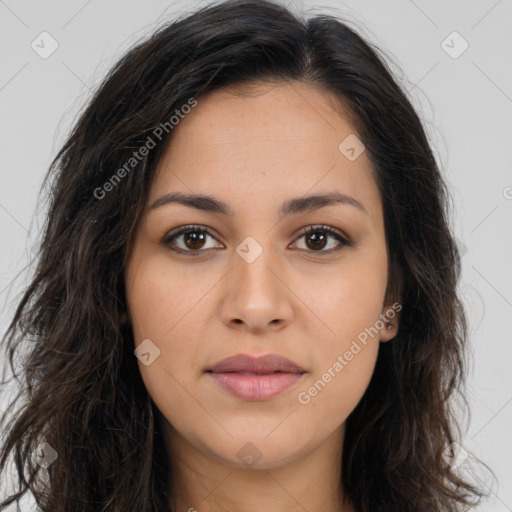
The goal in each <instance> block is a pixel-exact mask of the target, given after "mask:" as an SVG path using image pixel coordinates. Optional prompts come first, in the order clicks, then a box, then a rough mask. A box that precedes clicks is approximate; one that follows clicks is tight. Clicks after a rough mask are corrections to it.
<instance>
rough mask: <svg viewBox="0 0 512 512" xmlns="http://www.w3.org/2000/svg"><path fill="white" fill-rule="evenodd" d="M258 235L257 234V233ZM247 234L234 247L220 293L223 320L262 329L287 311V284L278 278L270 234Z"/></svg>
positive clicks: (278, 272) (288, 306) (277, 263)
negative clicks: (231, 264) (230, 268)
mask: <svg viewBox="0 0 512 512" xmlns="http://www.w3.org/2000/svg"><path fill="white" fill-rule="evenodd" d="M257 236H258V235H257ZM259 238H260V240H261V243H260V241H258V240H257V239H256V238H255V237H252V236H247V237H246V238H245V239H244V240H242V242H241V243H240V244H238V246H237V247H236V254H235V255H234V266H235V268H234V269H233V272H230V274H231V277H230V281H229V285H228V290H226V293H225V296H224V301H223V302H224V303H223V308H222V315H223V320H224V321H225V322H227V323H236V324H239V323H241V322H242V323H245V324H246V325H247V327H249V328H250V329H256V330H257V329H264V328H265V327H266V326H268V325H270V323H272V324H275V323H276V322H279V323H282V321H284V320H285V319H287V318H288V317H289V315H290V314H291V306H290V304H289V297H288V294H287V288H286V286H285V285H284V283H283V282H282V280H281V279H280V277H282V276H279V274H280V273H281V274H282V272H280V270H279V269H280V263H279V258H278V255H277V254H276V251H275V250H274V247H273V244H272V243H271V237H270V236H264V235H261V236H259Z"/></svg>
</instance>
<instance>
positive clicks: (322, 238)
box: [298, 226, 350, 253]
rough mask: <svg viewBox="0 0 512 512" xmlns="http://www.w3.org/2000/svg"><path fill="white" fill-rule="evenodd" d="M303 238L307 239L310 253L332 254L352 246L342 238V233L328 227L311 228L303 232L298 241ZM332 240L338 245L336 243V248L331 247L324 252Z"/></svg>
mask: <svg viewBox="0 0 512 512" xmlns="http://www.w3.org/2000/svg"><path fill="white" fill-rule="evenodd" d="M301 238H304V239H305V245H306V250H308V251H309V252H321V253H324V252H327V253H330V252H333V251H337V250H340V249H341V248H342V247H343V246H346V245H348V246H350V242H349V241H348V240H346V239H345V238H344V237H343V236H341V234H340V233H338V232H337V231H335V230H334V229H331V228H329V227H327V226H311V227H309V228H307V230H306V231H303V232H302V234H301V235H300V236H299V238H298V239H301ZM331 238H333V239H334V240H336V241H337V242H338V243H337V244H336V243H335V244H334V247H332V246H331V247H330V248H329V249H327V250H324V249H325V247H326V246H328V244H329V239H331Z"/></svg>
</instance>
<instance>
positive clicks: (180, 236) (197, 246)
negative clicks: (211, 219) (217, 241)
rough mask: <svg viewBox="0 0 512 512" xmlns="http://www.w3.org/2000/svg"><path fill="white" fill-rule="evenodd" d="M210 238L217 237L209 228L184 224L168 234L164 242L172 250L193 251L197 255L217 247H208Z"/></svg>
mask: <svg viewBox="0 0 512 512" xmlns="http://www.w3.org/2000/svg"><path fill="white" fill-rule="evenodd" d="M208 238H212V239H214V238H215V237H214V235H213V233H212V232H211V231H210V230H209V229H207V228H204V227H199V226H182V227H181V228H179V229H178V230H176V231H174V232H171V233H169V234H168V235H166V236H165V237H164V239H163V240H162V244H163V245H165V246H168V247H170V248H171V250H173V251H175V252H181V253H191V254H192V255H194V256H195V255H198V253H200V252H205V251H206V249H211V248H214V247H215V246H211V247H206V244H207V242H208ZM178 242H180V243H178ZM216 247H219V246H216ZM220 247H222V246H220Z"/></svg>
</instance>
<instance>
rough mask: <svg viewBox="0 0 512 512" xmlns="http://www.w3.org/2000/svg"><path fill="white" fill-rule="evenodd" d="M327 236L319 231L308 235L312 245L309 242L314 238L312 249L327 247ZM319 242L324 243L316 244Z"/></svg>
mask: <svg viewBox="0 0 512 512" xmlns="http://www.w3.org/2000/svg"><path fill="white" fill-rule="evenodd" d="M325 238H326V237H325V235H322V234H320V235H318V231H316V232H315V233H311V234H310V235H309V237H308V245H311V244H309V242H310V241H311V240H313V247H311V248H312V249H323V248H324V247H325ZM318 242H323V244H321V246H320V247H319V246H318V245H315V244H318Z"/></svg>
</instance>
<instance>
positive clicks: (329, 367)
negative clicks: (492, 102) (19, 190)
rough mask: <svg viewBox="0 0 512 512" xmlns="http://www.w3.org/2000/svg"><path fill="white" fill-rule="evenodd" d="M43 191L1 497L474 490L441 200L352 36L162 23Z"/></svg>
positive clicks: (232, 506)
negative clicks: (43, 216)
mask: <svg viewBox="0 0 512 512" xmlns="http://www.w3.org/2000/svg"><path fill="white" fill-rule="evenodd" d="M50 179H51V182H50ZM47 183H50V193H51V205H50V210H49V213H48V216H47V222H46V226H45V232H44V239H43V242H42V246H41V252H40V260H39V262H38V267H37V269H36V272H35V276H34V278H33V281H32V283H31V284H30V286H29V287H28V289H27V291H26V293H25V294H24V296H23V298H22V300H21V302H20V304H19V306H18V308H17V311H16V313H15V317H14V319H13V321H12V323H11V325H10V328H9V330H8V332H7V334H6V336H5V338H4V344H5V348H6V350H7V351H8V353H9V356H10V361H11V366H12V363H13V360H14V358H15V357H16V356H18V354H19V353H21V350H22V346H23V341H24V340H30V345H29V347H28V349H29V357H28V359H27V360H26V361H25V363H24V367H23V370H22V373H23V375H24V377H25V379H26V389H24V390H22V391H20V395H19V396H18V398H17V400H16V401H15V403H14V404H13V405H15V406H16V407H13V411H15V413H14V414H13V417H12V418H10V421H9V423H8V424H7V422H6V425H8V427H7V428H8V431H7V432H6V434H5V440H4V444H3V449H2V452H1V457H0V468H1V469H2V470H5V469H6V468H7V460H8V457H9V456H12V457H14V461H15V463H16V467H17V471H18V477H19V484H20V489H19V492H17V493H15V494H13V495H12V496H9V497H7V498H6V499H5V500H4V501H3V502H2V505H6V504H9V503H13V502H14V501H15V500H18V499H19V497H20V496H22V495H23V494H24V493H25V492H26V491H27V490H29V491H30V492H31V493H32V494H33V495H34V496H35V497H36V500H37V503H38V505H39V507H40V508H41V509H42V510H44V511H52V512H60V511H62V512H63V511H100V510H101V511H123V512H124V511H126V510H134V511H150V510H154V511H163V510H169V511H178V510H189V511H193V510H197V511H199V512H203V511H206V510H211V511H219V510H236V511H245V510H264V509H265V508H266V509H268V510H272V511H281V510H287V511H295V510H309V511H316V510H324V511H343V512H349V511H350V512H356V511H357V512H378V511H394V512H396V511H421V512H426V511H438V510H446V511H456V510H462V509H463V507H467V506H469V505H471V504H472V503H474V502H475V501H476V499H478V498H480V497H481V496H483V494H484V493H483V491H482V490H481V489H479V488H478V487H477V486H476V485H474V484H473V483H470V482H469V481H468V480H467V477H466V475H463V474H462V473H461V471H460V470H459V468H460V465H461V456H465V454H466V455H467V452H466V451H465V450H464V448H463V447H461V446H460V444H459V443H457V442H456V439H457V436H456V434H455V430H457V424H456V421H455V420H454V418H453V417H452V413H451V409H450V406H451V402H450V400H451V398H452V397H453V394H454V392H456V391H461V389H462V385H463V382H464V377H465V371H464V368H465V367H464V356H465V348H466V344H467V334H466V320H465V316H464V311H463V309H462V306H461V303H460V302H459V299H458V297H457V295H456V284H457V280H458V271H459V255H458V251H457V248H456V245H455V242H454V238H453V235H452V233H451V231H450V227H449V221H448V218H447V208H448V194H447V191H446V188H445V184H444V182H443V179H442V176H441V174H440V172H439V169H438V167H437V164H436V161H435V159H434V156H433V154H432V151H431V148H430V146H429V143H428V141H427V138H426V135H425V132H424V129H423V127H422V124H421V121H420V119H419V117H418V115H417V114H416V112H415V111H414V109H413V107H412V105H411V103H410V102H409V100H408V99H407V98H406V96H405V94H404V93H403V91H402V90H401V89H400V87H399V86H398V85H397V83H396V81H395V80H394V78H393V77H392V75H391V73H390V71H389V69H388V68H387V66H386V64H385V62H384V60H382V59H381V58H380V57H379V56H378V51H377V50H376V49H375V48H373V47H372V46H371V45H370V44H369V43H368V42H365V41H364V40H363V39H362V38H361V37H360V36H359V35H357V34H356V33H355V32H354V31H353V30H351V29H350V28H349V27H347V26H346V25H344V24H343V23H341V22H340V21H339V20H336V19H334V18H332V17H329V16H317V17H315V18H311V19H309V20H305V21H303V20H300V19H298V18H297V17H295V16H294V15H293V14H292V13H291V12H289V11H288V10H287V9H286V8H284V7H282V6H280V5H278V4H275V3H271V2H267V1H258V2H255V1H250V0H240V1H228V2H224V3H218V4H214V5H212V6H209V7H208V8H204V9H202V10H200V11H197V12H196V13H194V14H192V15H190V16H188V17H184V18H181V19H179V20H177V21H174V22H173V23H170V24H168V25H165V26H163V27H162V28H161V29H160V30H158V31H157V32H156V33H155V34H153V35H152V36H151V37H149V38H148V39H147V40H145V41H143V42H141V43H140V44H138V45H137V46H136V47H134V48H133V49H131V50H130V51H129V52H128V53H127V54H126V55H125V56H124V57H123V58H122V59H121V60H120V61H119V62H118V63H117V64H116V65H115V66H114V68H113V69H112V70H111V72H110V73H109V75H108V76H107V78H106V79H105V81H104V82H103V84H102V85H101V86H100V87H99V89H98V91H97V92H96V94H95V95H94V97H93V99H92V100H91V101H90V103H89V105H88V106H87V108H86V109H85V111H84V113H83V114H82V115H81V117H80V119H78V121H77V123H76V125H75V127H74V129H73V131H72V133H71V135H70V137H69V139H68V140H67V142H66V143H65V145H64V147H63V148H62V149H61V151H60V152H59V154H58V155H57V157H56V158H55V160H54V162H53V164H52V166H51V168H50V171H49V173H48V177H47ZM13 371H14V368H13ZM23 398H27V400H26V403H23V402H22V399H23ZM4 420H5V418H4ZM455 462H457V463H455Z"/></svg>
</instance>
